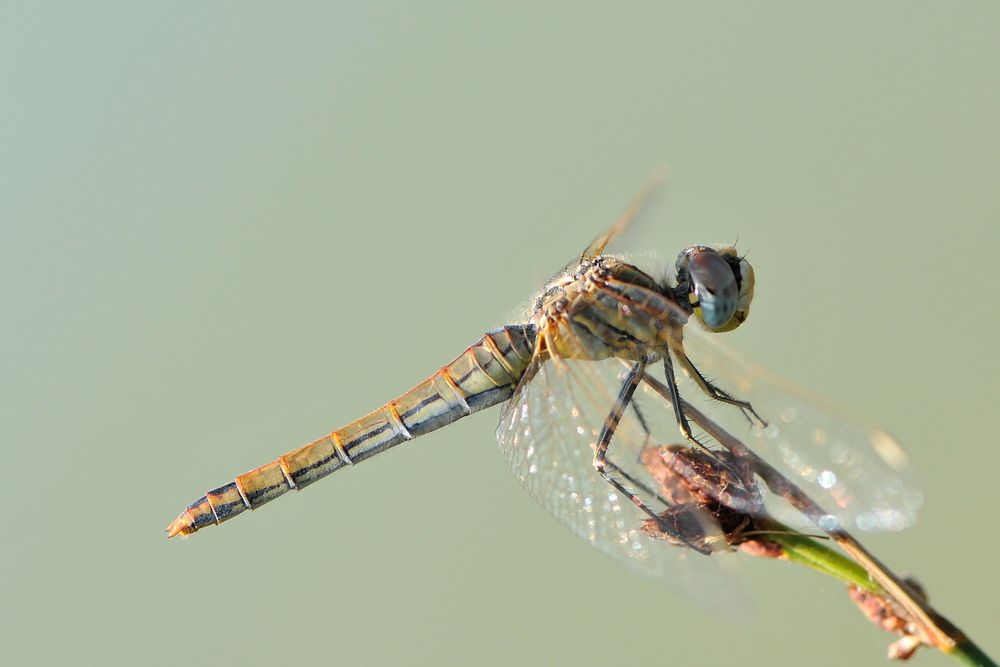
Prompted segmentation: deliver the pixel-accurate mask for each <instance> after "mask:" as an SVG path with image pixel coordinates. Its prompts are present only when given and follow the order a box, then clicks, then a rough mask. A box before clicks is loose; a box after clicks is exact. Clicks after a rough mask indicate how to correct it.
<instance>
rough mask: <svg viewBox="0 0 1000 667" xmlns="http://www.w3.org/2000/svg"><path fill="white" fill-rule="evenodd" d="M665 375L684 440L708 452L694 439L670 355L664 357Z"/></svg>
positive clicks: (675, 417)
mask: <svg viewBox="0 0 1000 667" xmlns="http://www.w3.org/2000/svg"><path fill="white" fill-rule="evenodd" d="M663 375H664V377H665V378H666V380H667V391H668V392H669V394H670V405H671V406H673V408H674V419H675V420H676V421H677V426H678V428H680V430H681V435H683V436H684V439H685V440H687V441H688V442H690V443H691V444H692V445H694V446H695V447H698V448H700V449H704V450H705V451H708V449H707V448H706V447H705V445H704V443H702V442H700V441H699V440H698V438H696V437H694V434H692V433H691V424H689V423H688V418H687V415H685V414H684V408H683V406H682V404H681V392H680V390H679V389H678V388H677V378H676V377H675V376H674V365H673V362H671V361H670V354H669V353H668V354H665V355H663Z"/></svg>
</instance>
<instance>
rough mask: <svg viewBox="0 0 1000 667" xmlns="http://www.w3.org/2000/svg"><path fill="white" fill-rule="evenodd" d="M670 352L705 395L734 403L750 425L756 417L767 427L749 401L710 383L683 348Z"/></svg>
mask: <svg viewBox="0 0 1000 667" xmlns="http://www.w3.org/2000/svg"><path fill="white" fill-rule="evenodd" d="M672 352H673V353H674V356H676V357H677V362H678V363H679V364H680V365H681V367H682V368H683V369H684V370H686V371H687V372H688V375H690V376H691V379H692V380H694V383H695V384H696V385H698V387H699V388H700V389H701V390H702V391H703V392H705V394H706V395H708V396H709V397H710V398H713V399H715V400H717V401H719V402H720V403H728V404H729V405H735V406H736V407H737V408H739V409H740V412H741V413H742V414H743V416H744V417H746V419H747V421H748V422H750V424H751V425H753V420H754V419H756V420H757V422H758V423H760V425H761V426H763V427H764V428H767V422H766V421H764V419H763V418H762V417H761V416H760V415H759V414H757V411H756V410H754V408H753V406H752V405H750V402H749V401H742V400H740V399H738V398H733V397H732V395H730V394H729V393H728V392H726V391H723V390H722V389H720V388H719V387H716V386H715V385H714V384H712V383H711V382H710V381H709V380H708V378H706V377H705V376H704V375H702V374H701V371H700V370H698V368H697V366H695V365H694V363H693V362H692V361H691V359H690V358H689V357H688V356H687V355H686V354H685V353H684V350H683V349H680V350H678V349H674V350H672ZM751 416H752V418H751Z"/></svg>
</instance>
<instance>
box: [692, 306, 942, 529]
mask: <svg viewBox="0 0 1000 667" xmlns="http://www.w3.org/2000/svg"><path fill="white" fill-rule="evenodd" d="M684 346H685V349H686V351H687V353H688V356H689V357H690V359H691V360H692V362H694V365H695V366H696V367H697V368H698V369H699V370H700V371H701V373H702V374H703V375H705V376H706V377H708V378H711V379H712V381H713V382H714V383H715V384H716V385H717V386H719V387H720V388H721V389H723V390H725V391H727V392H729V393H731V394H732V395H733V396H734V397H736V398H739V399H742V400H746V401H749V402H750V403H751V404H752V405H753V407H754V409H755V410H756V411H757V412H758V413H759V414H760V416H761V417H762V418H763V419H764V420H765V421H766V422H767V426H766V427H761V426H760V425H752V424H751V423H750V422H749V421H748V420H747V419H745V418H744V417H743V416H742V415H741V414H740V412H739V410H737V409H735V408H732V407H730V406H724V405H720V404H718V403H717V402H715V401H711V400H709V399H707V398H706V397H705V395H704V393H703V392H701V391H700V390H699V389H698V388H697V387H696V386H694V383H693V382H691V381H690V380H686V381H681V382H679V385H680V387H681V395H682V396H683V397H684V398H685V400H687V401H690V402H691V403H692V404H694V405H695V406H696V407H698V408H699V409H701V410H703V411H704V412H706V413H707V414H708V415H709V416H710V417H711V418H712V419H714V420H716V421H717V422H718V423H719V424H720V425H721V426H723V427H724V428H725V429H726V430H727V431H729V432H730V433H731V434H733V435H735V436H736V437H737V438H739V439H741V440H742V441H743V442H744V443H745V444H746V445H747V446H749V447H750V448H751V449H752V450H754V451H755V452H756V453H757V454H758V455H759V456H761V457H762V458H764V459H765V460H766V461H767V462H768V463H770V464H771V465H773V466H774V467H775V468H777V469H778V470H779V471H780V472H781V473H782V474H784V475H785V476H786V477H788V478H789V479H790V480H791V481H792V482H794V483H795V484H796V485H797V486H799V487H800V488H801V489H802V490H803V491H805V492H806V494H807V495H809V496H810V497H811V498H812V499H813V500H815V501H816V502H818V503H819V504H820V505H821V506H822V507H823V509H824V510H825V511H826V512H827V513H828V517H827V518H828V520H829V521H830V525H829V526H827V527H832V526H833V525H834V523H833V520H834V519H836V521H838V522H839V523H840V525H842V526H843V527H845V528H847V529H848V530H874V531H878V530H882V531H884V530H901V529H903V528H906V527H907V526H909V525H911V524H912V523H913V522H914V521H915V520H916V515H917V510H918V509H919V507H920V504H921V501H922V495H921V494H920V492H919V491H918V490H917V485H916V483H915V481H914V479H913V474H912V471H911V469H910V466H909V461H908V458H907V456H906V454H905V452H904V451H903V448H902V447H901V446H900V445H899V443H898V442H897V441H896V440H895V439H894V438H893V437H892V436H890V435H889V434H888V433H886V432H885V431H883V430H881V429H879V428H878V427H876V426H873V425H871V424H868V423H866V422H865V421H864V420H862V419H859V418H858V417H855V416H853V415H850V414H848V413H847V412H846V411H844V410H843V409H841V408H838V407H837V406H834V405H832V404H830V403H829V402H827V401H825V400H823V399H821V398H819V397H816V396H812V395H810V394H809V393H808V392H807V391H806V390H804V389H801V388H799V387H796V386H795V385H794V384H793V383H791V382H789V381H787V380H784V379H783V378H779V377H777V376H775V375H773V374H771V373H769V372H767V371H766V370H764V369H763V368H761V367H759V366H757V365H755V364H753V363H751V362H749V361H747V360H745V359H743V358H742V357H740V356H739V355H738V354H736V353H735V352H734V351H733V350H731V349H730V348H729V347H728V346H726V345H725V344H724V343H722V342H721V341H719V340H718V336H717V335H713V334H711V333H708V332H705V331H703V330H700V329H697V328H696V325H694V323H693V322H692V324H691V325H688V326H687V327H685V332H684ZM769 511H770V512H771V513H772V514H777V515H778V516H779V518H782V519H784V520H786V521H788V522H790V523H793V524H796V523H797V524H798V525H801V524H802V520H801V517H800V516H798V515H797V514H795V513H794V512H793V511H792V510H791V508H788V507H786V506H785V505H784V504H783V503H781V502H777V503H775V504H774V506H772V507H770V508H769ZM793 519H797V521H794V520H793Z"/></svg>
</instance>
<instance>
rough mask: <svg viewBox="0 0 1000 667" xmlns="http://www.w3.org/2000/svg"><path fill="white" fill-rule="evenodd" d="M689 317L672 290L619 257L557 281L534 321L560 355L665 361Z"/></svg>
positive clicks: (592, 262)
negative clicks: (669, 347)
mask: <svg viewBox="0 0 1000 667" xmlns="http://www.w3.org/2000/svg"><path fill="white" fill-rule="evenodd" d="M687 316H688V313H687V312H686V311H684V310H683V309H682V308H681V307H679V306H678V305H677V304H676V303H675V302H674V300H673V298H672V295H671V294H670V291H669V289H667V288H665V287H663V286H661V285H660V284H659V283H657V281H656V280H654V279H653V278H652V277H651V276H649V275H648V274H646V273H644V272H642V271H640V270H639V269H638V268H636V267H635V266H633V265H631V264H628V263H626V262H624V261H622V260H620V259H618V258H615V257H610V256H598V257H594V258H588V259H585V260H583V261H582V262H581V263H580V264H579V265H578V266H576V267H575V268H574V269H572V270H569V271H566V272H564V273H562V274H560V275H559V276H557V277H556V278H555V279H553V280H552V281H551V282H550V283H549V284H548V285H547V286H546V287H545V290H544V291H543V292H542V293H541V294H540V295H539V296H538V298H536V299H535V303H534V307H533V309H532V315H531V322H532V324H534V325H535V326H536V327H537V331H538V335H539V337H540V339H541V344H542V345H543V346H544V348H545V349H546V350H547V351H548V352H549V354H553V355H555V356H560V357H566V358H575V359H607V358H609V357H618V358H620V359H647V360H652V359H654V358H656V357H659V356H663V355H664V354H665V353H666V351H667V349H668V346H669V343H670V340H671V339H676V337H678V336H679V334H680V327H681V326H683V324H684V322H685V321H686V320H687Z"/></svg>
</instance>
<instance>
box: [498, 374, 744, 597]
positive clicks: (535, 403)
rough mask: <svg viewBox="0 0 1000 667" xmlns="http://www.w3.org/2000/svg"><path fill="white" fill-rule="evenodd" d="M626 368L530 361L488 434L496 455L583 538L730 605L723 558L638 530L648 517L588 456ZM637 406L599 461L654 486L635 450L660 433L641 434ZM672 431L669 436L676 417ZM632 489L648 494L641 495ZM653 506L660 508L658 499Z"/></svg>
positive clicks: (705, 524)
mask: <svg viewBox="0 0 1000 667" xmlns="http://www.w3.org/2000/svg"><path fill="white" fill-rule="evenodd" d="M625 370H626V367H625V366H623V364H622V363H621V362H620V361H618V360H616V359H607V360H603V361H590V360H569V359H559V358H555V359H548V360H546V361H544V362H538V361H536V362H535V363H534V364H533V366H532V367H531V368H530V369H529V371H528V373H529V377H531V379H530V381H527V382H522V384H521V385H520V386H519V387H518V390H517V392H516V393H515V395H514V397H513V398H512V399H511V401H510V402H509V403H508V404H507V405H506V407H505V409H504V412H503V414H502V416H501V418H500V424H499V426H498V429H497V440H498V442H499V444H500V448H501V450H502V451H503V454H504V457H505V458H506V460H507V463H508V464H509V465H510V467H511V470H512V471H513V473H514V475H515V477H516V478H517V480H518V482H520V483H521V485H522V486H523V487H524V488H525V490H526V491H527V492H528V494H530V495H531V497H532V498H534V499H535V500H536V501H537V502H538V503H539V504H541V505H542V507H544V508H545V509H546V510H548V511H549V512H551V513H552V514H553V516H555V517H556V518H557V519H558V520H559V521H560V522H562V523H563V524H564V525H566V526H567V527H568V528H569V529H570V530H572V531H573V532H574V533H576V534H577V535H578V536H579V537H581V538H582V539H584V540H585V541H586V542H587V543H589V544H590V545H591V546H593V547H595V548H597V549H598V550H600V551H602V552H604V553H606V554H608V555H610V556H612V557H613V558H615V559H617V560H618V561H620V562H622V563H623V564H625V565H626V566H627V567H629V568H630V569H631V570H633V571H636V572H638V573H640V574H643V575H646V576H650V577H654V578H657V579H661V580H664V581H666V582H668V583H669V584H671V585H672V586H673V587H674V588H676V589H680V590H682V591H683V592H684V593H686V594H687V595H688V596H689V597H691V598H692V599H697V600H699V601H701V602H702V603H704V604H706V605H707V606H710V607H712V608H714V609H717V610H720V611H723V612H727V613H730V614H732V613H738V612H739V611H740V610H742V609H743V608H744V607H745V601H744V599H743V598H742V589H741V588H740V587H739V586H738V585H737V584H736V583H735V582H734V581H733V580H732V579H730V578H729V577H728V576H726V575H727V573H726V572H724V571H723V567H724V566H725V565H726V564H727V563H726V562H724V561H725V560H726V559H719V558H718V557H710V556H705V555H702V554H701V553H699V552H697V551H694V550H692V549H689V548H686V547H683V546H675V545H673V544H670V543H667V542H665V541H663V540H661V539H654V538H653V537H651V536H649V535H648V534H647V533H645V532H644V531H643V530H642V526H643V522H644V521H648V519H649V516H648V515H646V514H645V513H643V512H642V511H641V510H640V509H639V508H638V507H636V506H635V505H633V503H632V502H631V501H630V500H629V498H627V497H623V496H622V494H620V493H619V492H617V491H616V490H615V489H614V488H613V487H612V486H611V485H609V484H608V482H607V481H606V480H605V479H604V478H602V477H601V476H600V474H598V473H597V472H596V470H595V469H594V467H593V465H592V462H593V457H594V451H595V443H596V442H597V439H598V435H599V433H600V430H601V426H602V425H603V423H604V421H605V418H606V417H607V415H608V413H609V412H610V410H611V409H612V406H614V404H615V398H616V396H617V394H618V390H619V388H620V385H621V383H622V381H623V371H625ZM532 374H533V376H532ZM665 409H666V404H665V403H664V402H663V401H660V402H659V404H658V405H651V406H648V407H647V408H646V409H645V410H644V411H643V415H644V418H645V419H646V421H647V423H649V422H651V421H653V422H655V421H656V420H653V419H651V417H652V415H649V414H646V413H649V412H651V411H652V410H659V411H661V412H662V411H663V410H665ZM636 414H637V413H636V412H635V411H634V409H631V408H630V409H629V410H628V411H626V413H625V415H624V416H623V418H622V421H621V423H620V425H619V426H618V428H617V430H616V432H615V435H614V439H613V440H612V443H611V446H610V449H609V451H608V460H609V461H611V462H613V463H614V464H615V465H617V466H619V467H620V468H621V469H622V470H623V471H625V472H626V473H627V474H628V475H630V476H631V477H632V478H633V479H634V480H637V481H639V482H641V483H642V484H644V485H645V486H646V487H647V488H648V489H650V490H653V489H656V488H657V487H658V485H657V483H656V481H655V480H654V479H653V477H652V476H651V475H650V473H649V471H648V470H647V469H646V467H645V466H644V464H643V463H642V460H641V455H642V451H643V448H644V447H646V446H648V445H651V444H653V443H654V442H656V441H657V438H658V437H662V434H659V435H658V434H653V435H647V433H646V432H645V431H644V429H643V426H642V424H641V423H640V422H639V420H638V418H637V416H636ZM670 423H671V424H672V422H670ZM671 433H672V440H674V441H676V440H677V439H678V437H677V428H676V426H675V425H672V426H671ZM625 485H626V487H627V488H628V487H631V486H632V485H631V484H629V483H628V482H626V484H625ZM630 490H631V488H630ZM654 493H655V491H654ZM638 495H640V496H641V497H644V498H645V499H646V501H647V502H649V501H650V498H649V497H648V496H649V494H646V493H642V492H639V493H638ZM655 510H656V511H657V512H659V511H663V510H664V506H662V505H659V506H655ZM691 519H692V520H697V521H699V522H700V523H702V528H703V530H704V532H705V533H712V532H713V531H714V530H715V525H714V520H713V519H712V517H709V516H707V515H702V516H699V517H697V518H695V517H691ZM716 532H717V531H716ZM729 562H730V563H731V561H729ZM595 585H599V583H597V582H595Z"/></svg>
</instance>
